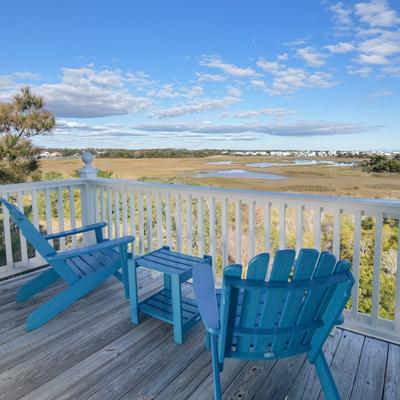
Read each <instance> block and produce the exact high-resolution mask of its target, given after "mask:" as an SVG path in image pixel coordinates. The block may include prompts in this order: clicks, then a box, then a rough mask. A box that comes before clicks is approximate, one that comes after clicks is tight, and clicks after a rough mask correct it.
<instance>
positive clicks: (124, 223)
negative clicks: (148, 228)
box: [121, 190, 128, 236]
mask: <svg viewBox="0 0 400 400" xmlns="http://www.w3.org/2000/svg"><path fill="white" fill-rule="evenodd" d="M121 202H122V234H123V236H126V235H128V204H127V203H128V201H127V197H126V190H123V191H122V193H121Z"/></svg>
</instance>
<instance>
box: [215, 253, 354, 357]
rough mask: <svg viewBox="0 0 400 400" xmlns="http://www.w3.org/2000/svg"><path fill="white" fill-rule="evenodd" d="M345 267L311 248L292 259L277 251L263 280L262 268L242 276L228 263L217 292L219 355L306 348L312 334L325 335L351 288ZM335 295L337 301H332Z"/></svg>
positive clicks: (270, 354) (284, 352)
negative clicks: (219, 301) (219, 307)
mask: <svg viewBox="0 0 400 400" xmlns="http://www.w3.org/2000/svg"><path fill="white" fill-rule="evenodd" d="M264 257H265V259H267V260H268V258H267V257H266V256H264ZM349 268H350V264H349V263H348V262H347V261H339V262H338V263H336V259H335V256H334V255H333V254H331V253H329V252H322V253H321V254H319V252H318V251H317V250H314V249H302V250H301V251H300V253H299V255H298V258H297V260H296V262H295V251H294V250H279V251H278V252H277V253H276V255H275V258H274V262H273V264H272V269H271V273H270V278H269V280H268V282H265V274H263V272H264V271H260V273H258V274H254V271H253V273H250V270H249V273H248V276H247V277H246V279H241V278H240V276H241V274H240V272H241V271H240V268H239V266H231V267H228V268H227V269H226V272H224V285H223V292H222V304H221V338H220V340H221V344H220V354H219V356H220V359H223V357H235V358H247V359H268V358H277V357H286V356H291V355H295V354H298V353H302V352H309V351H310V350H311V349H312V341H313V338H314V336H315V335H316V333H318V335H317V336H318V337H319V339H318V340H322V338H323V337H324V338H325V339H326V337H327V335H328V334H329V332H330V330H331V329H332V327H333V325H334V324H335V322H336V321H337V319H338V317H339V316H340V313H341V311H342V309H343V307H344V305H345V302H346V301H347V299H348V297H349V295H350V288H351V286H352V281H351V279H352V277H351V274H350V273H349ZM338 291H339V292H340V293H338ZM240 293H243V301H242V302H239V301H238V299H239V296H240ZM336 295H337V296H339V297H340V298H341V299H342V300H341V301H338V302H337V303H338V304H332V299H333V298H334V296H336ZM339 303H340V304H339ZM327 313H329V314H330V315H329V316H330V318H327V315H326V314H327ZM238 315H240V317H237V316H238ZM326 321H328V323H325V322H326ZM327 325H330V326H327ZM325 339H324V340H325Z"/></svg>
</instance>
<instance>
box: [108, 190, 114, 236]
mask: <svg viewBox="0 0 400 400" xmlns="http://www.w3.org/2000/svg"><path fill="white" fill-rule="evenodd" d="M112 217H113V191H112V190H111V188H107V231H108V238H109V239H112V238H113V218H112Z"/></svg>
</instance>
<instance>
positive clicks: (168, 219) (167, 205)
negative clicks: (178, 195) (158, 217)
mask: <svg viewBox="0 0 400 400" xmlns="http://www.w3.org/2000/svg"><path fill="white" fill-rule="evenodd" d="M171 226H172V218H171V193H170V192H168V193H167V196H166V199H165V232H166V235H167V243H168V246H169V247H170V248H172V230H171Z"/></svg>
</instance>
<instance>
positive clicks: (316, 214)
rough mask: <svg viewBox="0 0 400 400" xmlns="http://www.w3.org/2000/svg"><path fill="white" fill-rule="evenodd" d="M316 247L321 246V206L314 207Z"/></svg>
mask: <svg viewBox="0 0 400 400" xmlns="http://www.w3.org/2000/svg"><path fill="white" fill-rule="evenodd" d="M314 248H316V249H318V250H320V248H321V207H317V208H315V209H314Z"/></svg>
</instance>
